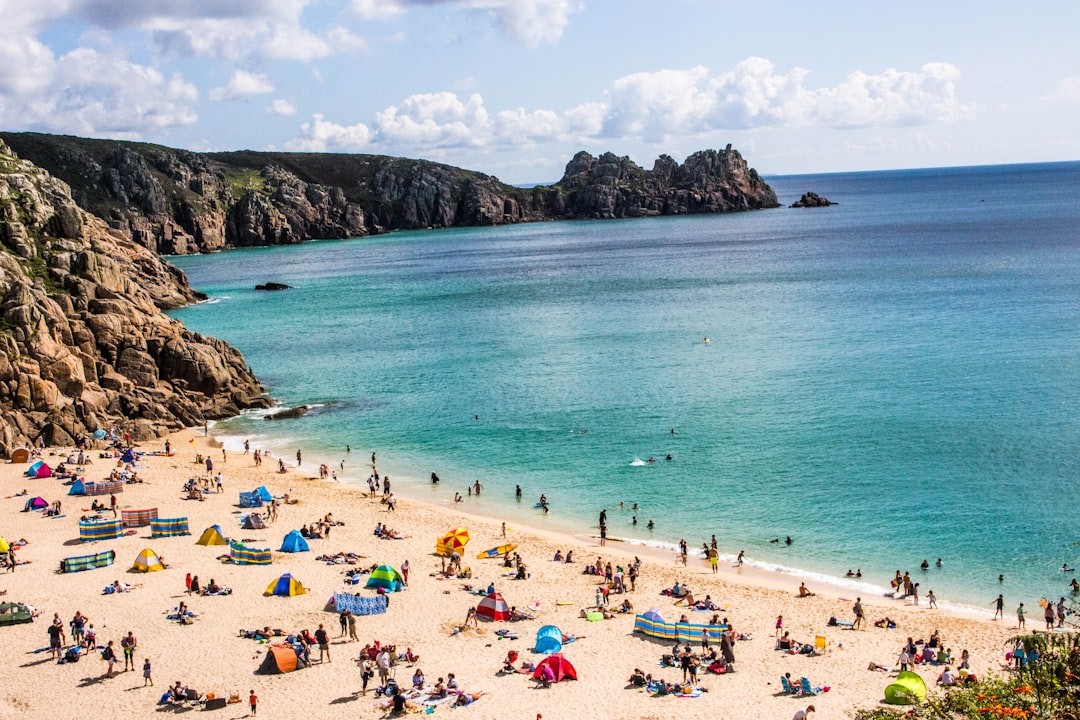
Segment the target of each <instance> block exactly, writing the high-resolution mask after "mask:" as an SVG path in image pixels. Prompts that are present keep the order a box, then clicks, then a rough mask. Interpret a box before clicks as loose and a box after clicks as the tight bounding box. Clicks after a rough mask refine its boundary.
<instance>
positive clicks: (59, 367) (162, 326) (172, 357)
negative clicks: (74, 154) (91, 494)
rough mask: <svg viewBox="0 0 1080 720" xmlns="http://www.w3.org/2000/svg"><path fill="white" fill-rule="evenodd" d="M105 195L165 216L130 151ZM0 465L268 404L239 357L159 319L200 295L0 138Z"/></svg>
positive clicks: (149, 433) (222, 345)
mask: <svg viewBox="0 0 1080 720" xmlns="http://www.w3.org/2000/svg"><path fill="white" fill-rule="evenodd" d="M120 154H121V155H123V158H120V159H119V162H118V167H116V168H114V169H115V170H116V172H115V173H111V172H110V173H106V175H107V177H108V178H111V180H110V182H112V185H111V186H110V192H117V193H121V192H122V193H124V194H125V196H126V197H128V198H129V199H131V200H132V201H136V200H137V202H139V203H145V204H146V205H148V206H154V207H157V208H159V209H161V210H163V211H164V209H165V206H166V204H167V203H166V201H165V199H164V198H162V197H160V196H158V195H157V194H156V188H155V186H154V185H153V184H152V183H151V184H143V183H141V182H140V178H142V179H145V177H144V176H141V175H139V173H134V172H127V171H124V170H123V169H122V168H124V167H127V168H130V167H140V168H145V164H144V160H143V159H141V158H140V156H137V155H136V154H132V153H126V152H123V151H120ZM0 242H2V243H3V245H2V247H0V293H2V299H0V455H7V454H8V453H9V452H10V450H11V449H12V448H14V447H17V446H19V445H22V444H25V443H28V442H35V441H37V440H38V439H39V438H40V439H43V440H44V441H45V442H46V443H47V444H70V443H71V442H72V440H73V438H75V437H77V436H79V435H81V434H83V433H87V432H93V431H94V430H95V429H96V428H98V427H102V428H106V427H110V426H113V425H122V426H124V427H125V428H126V429H128V431H129V432H131V434H132V435H133V436H134V437H136V438H147V437H150V436H156V435H160V434H161V433H163V432H165V431H169V430H175V429H179V428H181V427H184V426H192V425H198V424H202V422H203V421H204V420H205V419H207V418H222V417H228V416H231V415H235V414H236V413H237V412H239V411H240V410H241V409H242V408H245V407H255V406H258V407H265V406H267V405H269V402H268V401H267V399H266V398H265V397H264V396H263V394H262V388H261V387H260V386H259V383H258V381H257V380H256V379H255V377H254V376H253V375H252V374H251V372H250V371H249V370H248V368H247V366H246V364H245V362H244V358H243V357H242V356H241V355H240V353H239V352H238V351H237V350H235V349H234V348H232V347H229V346H228V345H227V344H225V343H223V342H221V341H218V340H215V339H214V338H208V337H204V336H202V335H199V334H198V333H192V332H190V331H188V330H187V329H185V328H184V326H183V325H181V324H180V323H179V322H177V321H175V320H172V319H170V318H168V317H167V316H166V315H164V314H163V312H162V310H163V309H168V308H175V307H179V306H181V305H184V304H187V303H190V302H192V301H194V300H197V299H198V298H199V295H198V293H195V292H193V291H192V290H191V289H190V288H189V287H188V285H187V280H186V278H185V277H184V276H183V274H182V273H181V272H180V271H178V270H176V269H175V268H172V267H170V266H169V265H167V264H165V263H163V262H162V261H161V260H159V258H158V257H157V256H156V255H155V254H154V253H152V252H151V251H149V250H148V249H147V248H146V247H143V246H142V245H140V244H139V243H137V242H133V241H132V240H131V239H130V237H129V235H128V234H127V233H125V232H121V231H118V230H114V229H111V228H109V227H108V226H107V225H106V223H105V222H103V221H102V220H100V219H99V218H97V217H94V216H93V215H90V214H89V213H86V212H85V211H83V210H81V209H80V208H79V207H78V206H77V205H76V203H75V202H74V200H73V199H72V196H71V193H70V190H69V188H68V186H67V185H66V184H65V183H63V182H61V181H59V180H57V179H56V178H54V177H52V176H51V175H50V174H49V173H47V172H45V171H44V170H42V169H41V168H39V167H37V166H35V165H34V164H32V163H30V162H28V161H25V160H20V159H19V158H18V157H16V155H15V154H14V153H13V152H12V151H11V149H10V148H9V147H8V146H7V145H5V144H4V143H3V142H2V141H0Z"/></svg>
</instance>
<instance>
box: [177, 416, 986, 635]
mask: <svg viewBox="0 0 1080 720" xmlns="http://www.w3.org/2000/svg"><path fill="white" fill-rule="evenodd" d="M215 425H216V423H211V424H210V436H209V437H210V438H211V439H212V440H213V441H214V442H217V443H218V447H221V446H224V447H226V448H228V449H229V450H231V451H235V452H239V451H242V449H243V442H244V440H243V437H242V436H240V435H220V436H215V434H214V427H215ZM196 430H197V429H196ZM271 442H274V441H271ZM278 442H280V441H278ZM254 449H255V447H254V446H253V447H252V450H254ZM275 459H276V456H275ZM282 459H283V460H284V461H285V464H286V466H287V467H289V468H290V469H291V470H292V471H295V470H297V468H296V465H295V462H294V460H292V459H290V458H289V457H288V456H284V457H283V458H282ZM305 459H306V460H309V461H312V460H313V461H314V462H315V467H318V465H319V464H321V463H324V462H325V464H327V465H328V467H330V469H331V470H334V469H335V467H336V466H334V465H333V464H331V463H329V462H326V459H325V458H322V457H309V456H305ZM360 467H363V464H362V463H361V465H360ZM304 472H307V471H306V470H305V471H304ZM309 477H310V478H311V479H319V478H318V475H317V474H311V475H309ZM393 478H394V481H393V487H394V492H395V494H397V495H399V496H400V497H405V498H407V499H408V500H410V501H413V502H418V503H423V504H425V505H427V506H429V507H431V508H433V509H438V510H443V511H446V512H454V513H460V514H462V515H465V516H467V517H473V518H476V519H478V520H484V521H489V522H496V523H499V522H506V521H510V522H513V523H516V524H518V525H519V526H520V527H521V528H523V529H525V530H526V531H527V532H530V533H535V534H542V535H547V536H549V537H550V538H551V539H552V541H557V540H558V539H559V538H564V539H565V541H570V540H571V539H572V540H574V541H575V542H579V543H582V544H583V545H589V544H595V542H593V541H596V540H598V539H599V536H598V535H595V534H592V533H595V532H596V531H597V530H596V528H595V527H591V526H590V527H584V528H583V527H582V526H581V525H580V524H577V523H574V522H573V521H572V520H568V519H565V518H563V519H560V518H559V517H558V516H555V517H554V518H553V520H552V522H553V523H555V525H556V527H553V528H545V527H541V526H540V525H537V524H534V523H531V522H529V520H528V518H527V517H525V516H524V514H523V513H522V512H521V510H522V509H525V506H524V505H521V506H520V507H519V508H515V506H514V505H510V504H509V503H507V502H505V501H500V500H495V501H494V502H495V504H496V505H497V506H498V507H496V508H492V509H491V510H490V511H489V509H488V508H487V507H485V508H484V509H482V510H479V511H476V510H472V509H469V506H468V505H466V504H465V503H468V502H469V501H471V500H472V499H473V498H472V496H467V497H466V498H465V501H464V502H463V503H460V504H454V505H447V504H445V503H440V502H435V501H432V500H431V499H430V497H428V498H425V497H422V496H421V495H422V494H421V493H420V492H418V491H419V490H420V489H421V488H424V487H430V483H428V482H427V480H426V479H423V478H420V477H418V476H415V475H406V474H402V473H400V472H394V473H393ZM326 482H327V483H329V484H330V485H331V486H332V485H335V484H338V485H346V486H348V487H351V488H354V489H356V490H359V491H366V486H365V485H363V484H362V480H361V479H360V478H352V477H341V478H338V479H337V480H332V479H330V478H327V480H326ZM402 489H403V490H404V491H405V492H404V494H403V493H401V492H399V491H400V490H402ZM485 497H490V495H488V496H485ZM499 509H504V510H507V512H506V513H504V514H501V515H500V514H498V510H499ZM626 512H630V511H629V510H626ZM538 517H545V518H546V517H550V516H546V515H542V516H538ZM510 518H512V520H510ZM608 542H613V543H615V542H617V543H625V545H626V547H627V548H628V549H627V550H626V552H627V553H630V555H631V556H633V555H634V554H639V555H648V556H649V557H651V558H653V559H654V560H656V561H669V560H671V559H672V558H673V556H675V555H677V554H678V543H677V542H669V541H666V540H656V541H650V540H645V539H641V538H619V537H616V536H609V537H608ZM612 547H618V546H617V545H616V546H612ZM689 547H690V553H689V555H688V564H689V565H690V566H692V567H693V566H695V562H696V565H697V569H702V568H704V569H707V568H708V563H707V560H706V559H705V557H704V555H703V554H702V550H701V548H700V547H697V548H695V547H694V545H693V543H689ZM629 548H633V550H632V551H631V550H630V549H629ZM624 554H625V553H624ZM736 556H737V553H736V552H730V553H727V552H723V551H722V550H721V552H720V555H719V559H720V563H719V565H720V568H721V570H723V568H725V567H728V568H731V569H734V565H733V564H734V563H735V561H736ZM673 566H674V563H673ZM741 573H745V574H746V576H747V577H754V578H757V582H759V583H761V584H762V585H763V586H765V587H769V588H772V589H790V587H791V586H794V587H798V583H799V582H800V581H804V582H807V583H811V584H813V585H814V586H815V587H823V588H827V589H828V591H829V592H830V594H834V595H836V596H837V597H839V598H847V596H853V597H854V596H860V597H863V598H864V604H867V603H870V604H873V605H876V606H882V607H895V606H902V605H908V602H907V599H905V598H894V597H893V596H892V593H891V592H890V591H889V590H888V589H887V588H886V587H885V586H883V585H876V584H874V583H871V582H869V581H865V580H862V579H856V578H854V577H852V578H846V577H837V576H833V575H829V574H827V573H823V572H819V571H815V570H809V569H805V568H800V567H794V566H788V565H781V564H779V563H775V562H765V561H760V560H754V559H753V558H750V557H747V558H746V559H745V563H744V565H743V566H742V568H740V569H739V573H736V576H737V575H738V574H741ZM916 579H918V578H916ZM938 607H939V608H940V609H942V610H947V611H948V612H951V613H953V614H955V615H956V616H957V617H965V618H970V619H976V620H989V619H991V618H992V617H993V612H992V610H990V609H986V608H982V607H979V606H975V605H970V604H966V603H956V602H951V601H940V600H939V602H938Z"/></svg>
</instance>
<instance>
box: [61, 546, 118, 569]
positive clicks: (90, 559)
mask: <svg viewBox="0 0 1080 720" xmlns="http://www.w3.org/2000/svg"><path fill="white" fill-rule="evenodd" d="M115 559H116V553H115V552H113V551H112V550H106V551H105V552H99V553H94V554H93V555H80V556H78V557H70V558H65V559H63V560H61V561H60V572H62V573H73V572H82V571H83V570H93V569H95V568H103V567H108V566H109V565H112V564H113V560H115Z"/></svg>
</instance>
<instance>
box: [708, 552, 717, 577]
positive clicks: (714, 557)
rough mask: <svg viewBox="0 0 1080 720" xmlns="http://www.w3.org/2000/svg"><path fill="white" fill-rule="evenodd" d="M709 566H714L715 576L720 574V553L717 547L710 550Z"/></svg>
mask: <svg viewBox="0 0 1080 720" xmlns="http://www.w3.org/2000/svg"><path fill="white" fill-rule="evenodd" d="M709 565H710V566H712V571H713V575H715V574H716V573H718V572H720V553H718V552H717V551H716V548H715V547H711V548H709Z"/></svg>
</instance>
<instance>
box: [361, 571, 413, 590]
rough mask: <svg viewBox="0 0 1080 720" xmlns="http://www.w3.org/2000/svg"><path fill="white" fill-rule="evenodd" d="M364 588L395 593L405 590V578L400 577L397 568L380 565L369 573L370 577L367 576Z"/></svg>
mask: <svg viewBox="0 0 1080 720" xmlns="http://www.w3.org/2000/svg"><path fill="white" fill-rule="evenodd" d="M364 587H366V588H374V589H376V590H385V591H386V592H396V591H398V590H403V589H404V588H405V578H404V577H402V576H401V573H400V572H398V570H397V568H395V567H391V566H390V565H380V566H379V567H377V568H375V569H374V570H372V571H371V575H369V576H368V581H367V584H365V585H364Z"/></svg>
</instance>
